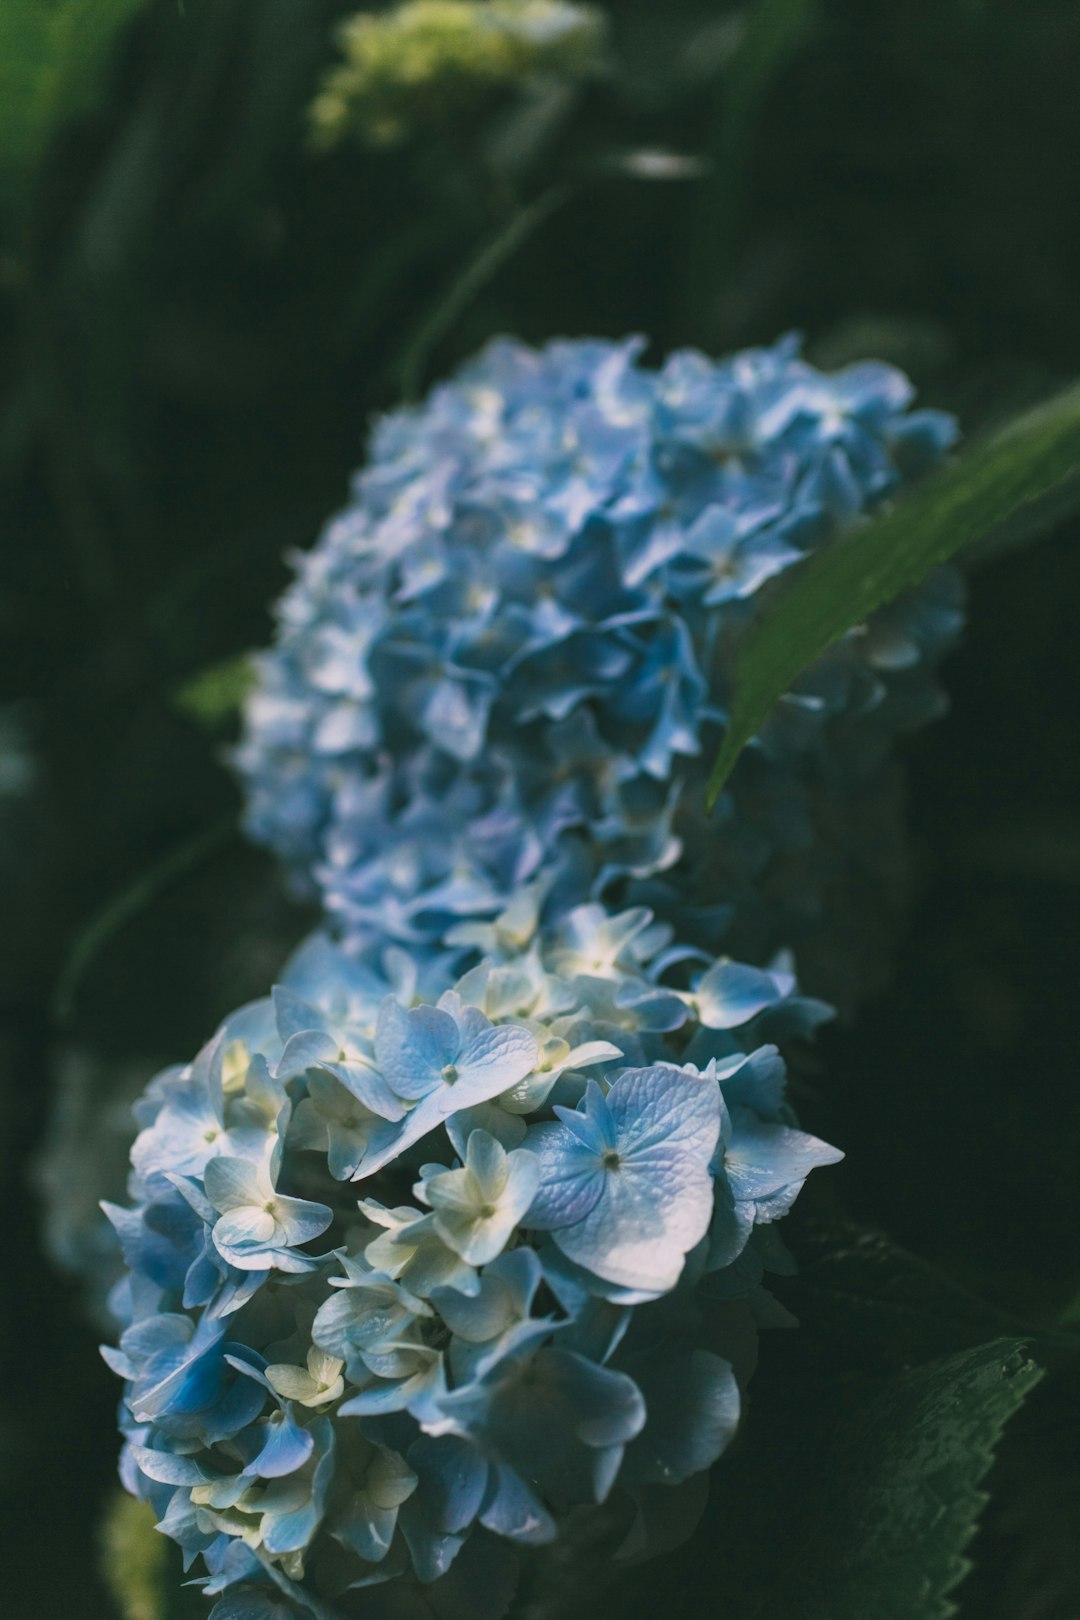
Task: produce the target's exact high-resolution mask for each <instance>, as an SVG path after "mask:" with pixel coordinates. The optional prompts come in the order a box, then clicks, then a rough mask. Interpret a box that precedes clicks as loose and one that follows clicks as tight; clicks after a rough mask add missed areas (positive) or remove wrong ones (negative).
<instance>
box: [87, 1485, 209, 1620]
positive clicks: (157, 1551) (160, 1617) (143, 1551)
mask: <svg viewBox="0 0 1080 1620" xmlns="http://www.w3.org/2000/svg"><path fill="white" fill-rule="evenodd" d="M156 1520H157V1514H156V1513H155V1512H154V1510H153V1508H152V1507H151V1506H150V1504H149V1502H139V1501H136V1499H135V1498H134V1497H133V1496H129V1495H128V1494H127V1492H126V1491H121V1490H118V1491H116V1493H115V1494H114V1495H113V1496H112V1497H111V1498H110V1501H109V1505H108V1508H107V1509H106V1512H105V1518H104V1521H103V1522H102V1526H101V1573H102V1576H103V1577H104V1581H105V1585H106V1586H107V1587H108V1589H109V1592H110V1593H111V1595H112V1598H113V1601H114V1603H115V1604H116V1607H117V1609H118V1610H119V1612H120V1614H121V1615H122V1616H123V1620H206V1602H205V1599H204V1598H203V1597H202V1596H201V1594H200V1593H198V1592H197V1591H195V1590H193V1589H192V1588H191V1587H189V1586H186V1585H185V1584H184V1572H183V1568H182V1565H181V1560H180V1549H179V1548H178V1547H177V1546H176V1545H175V1544H174V1543H173V1542H171V1541H169V1539H168V1538H167V1537H166V1536H163V1535H162V1534H161V1533H160V1531H158V1530H157V1529H156V1528H155V1524H156Z"/></svg>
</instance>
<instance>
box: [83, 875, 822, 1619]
mask: <svg viewBox="0 0 1080 1620" xmlns="http://www.w3.org/2000/svg"><path fill="white" fill-rule="evenodd" d="M445 960H446V959H445V958H444V959H443V962H444V963H445ZM436 971H437V969H435V968H432V969H431V972H432V973H434V972H436ZM826 1011H827V1010H826V1009H823V1008H822V1006H821V1004H820V1003H816V1002H813V1001H809V1000H807V999H805V998H802V997H800V996H799V995H798V994H797V993H796V991H795V987H794V981H793V979H792V976H791V974H790V973H789V972H788V971H787V966H786V964H784V963H782V962H781V963H776V964H774V965H773V966H772V967H771V968H769V969H757V968H747V967H743V966H740V965H738V964H736V963H733V962H731V961H729V960H726V959H721V960H718V961H714V962H708V961H705V960H703V959H702V958H701V957H700V955H699V953H687V952H685V951H682V950H679V949H678V948H675V947H673V946H672V943H671V933H670V929H668V928H666V927H665V926H663V925H660V924H657V923H656V922H655V920H654V919H653V918H652V916H651V914H650V913H649V912H648V911H647V910H645V909H643V908H638V909H634V910H630V911H627V912H624V913H621V914H618V915H614V916H612V915H609V914H608V913H607V912H606V911H605V910H604V909H603V908H601V907H599V906H595V905H586V906H582V907H578V908H575V909H573V910H571V911H570V912H569V913H567V914H566V915H565V917H564V918H563V919H562V921H561V923H560V924H559V925H558V926H557V927H554V928H551V929H549V930H547V931H545V932H543V933H540V934H534V935H533V936H532V937H531V938H530V939H529V940H528V941H527V942H526V943H525V944H524V945H523V946H520V947H518V948H517V949H515V950H512V951H501V952H500V951H496V952H495V953H493V954H490V955H488V956H487V957H485V958H484V960H483V961H482V962H481V963H480V964H479V965H478V966H476V967H474V968H472V969H471V970H470V971H469V972H467V973H466V974H465V975H464V976H463V977H460V978H458V979H457V981H456V982H454V983H446V984H445V986H443V987H442V988H441V989H440V986H439V985H438V984H437V983H434V982H431V983H428V984H427V985H421V984H420V983H419V982H418V979H417V974H416V971H415V968H414V966H413V964H412V963H411V961H410V959H409V958H408V957H407V956H406V955H405V954H404V953H402V952H400V951H394V950H390V951H387V952H384V953H382V954H381V955H378V954H371V953H369V955H368V957H367V958H366V959H363V960H360V959H358V958H357V957H355V956H348V955H346V954H345V953H344V952H343V951H341V949H340V948H339V947H338V946H336V945H335V944H334V943H332V942H331V941H330V940H329V939H328V938H327V937H326V936H325V935H318V936H316V937H315V938H314V939H313V940H312V941H311V942H309V944H308V945H307V946H305V947H303V948H302V949H301V951H300V952H299V953H298V955H297V957H296V958H295V959H294V961H293V963H292V964H291V966H290V968H289V970H288V971H287V972H286V974H285V977H284V982H283V984H282V985H281V986H279V987H278V989H277V990H276V991H275V992H274V996H273V998H272V1000H267V1001H264V1002H258V1003H255V1004H253V1005H251V1006H248V1007H245V1008H243V1009H241V1010H240V1011H239V1012H238V1013H236V1014H235V1015H234V1016H233V1017H231V1018H230V1019H228V1020H227V1021H226V1023H225V1024H224V1026H223V1027H222V1028H221V1029H220V1030H219V1032H218V1033H217V1035H216V1036H215V1038H214V1039H213V1040H212V1041H211V1042H210V1044H209V1045H208V1046H207V1047H205V1048H204V1050H203V1051H202V1052H201V1053H200V1054H199V1056H198V1057H197V1059H196V1060H195V1061H194V1062H193V1063H192V1064H191V1065H190V1066H188V1067H185V1068H175V1069H170V1070H167V1071H166V1072H165V1073H163V1074H162V1075H160V1076H158V1078H157V1079H156V1080H155V1081H153V1082H152V1084H151V1085H150V1087H149V1088H148V1090H147V1092H146V1095H145V1097H144V1098H143V1100H142V1101H141V1103H140V1104H139V1105H138V1118H139V1122H140V1124H141V1127H142V1128H141V1130H140V1133H139V1135H138V1137H137V1139H136V1142H135V1145H134V1148H133V1152H132V1165H133V1173H132V1183H131V1194H132V1200H133V1207H132V1208H128V1209H120V1208H112V1207H110V1209H109V1211H108V1213H109V1215H110V1218H111V1220H112V1221H113V1223H114V1225H115V1227H116V1230H117V1232H118V1234H119V1238H120V1242H121V1244H122V1246H123V1250H124V1255H125V1259H126V1262H127V1266H128V1268H129V1269H128V1274H127V1276H126V1278H125V1280H124V1282H123V1283H122V1284H121V1285H120V1287H119V1289H118V1292H117V1295H116V1297H115V1299H114V1305H115V1307H116V1309H117V1312H118V1314H119V1315H120V1316H121V1319H122V1320H123V1321H124V1323H125V1326H124V1329H123V1332H122V1334H121V1337H120V1342H119V1348H118V1349H110V1350H107V1351H106V1352H105V1354H106V1358H107V1360H108V1361H109V1363H110V1365H111V1366H112V1367H113V1368H114V1369H115V1371H116V1372H117V1373H118V1374H119V1375H120V1376H121V1377H122V1378H123V1379H124V1381H125V1390H124V1401H123V1407H122V1413H123V1417H122V1426H123V1428H124V1431H125V1434H126V1445H125V1451H124V1458H123V1461H122V1474H123V1477H124V1480H125V1483H126V1484H127V1486H128V1488H129V1489H130V1490H132V1491H133V1492H134V1493H135V1494H137V1495H139V1496H142V1497H144V1498H147V1499H149V1501H150V1502H151V1503H152V1504H153V1506H154V1508H155V1509H156V1511H157V1513H158V1516H159V1528H160V1529H161V1530H163V1531H164V1532H165V1533H166V1534H168V1535H169V1536H171V1537H172V1538H173V1539H174V1540H176V1541H177V1542H178V1543H179V1544H180V1546H181V1547H182V1548H183V1550H184V1556H185V1560H186V1562H187V1564H188V1565H189V1566H190V1565H191V1564H192V1563H193V1562H194V1560H195V1559H196V1558H197V1557H200V1556H201V1559H202V1561H203V1566H204V1568H205V1571H206V1573H205V1574H204V1575H202V1576H200V1577H198V1579H199V1580H200V1582H201V1584H202V1585H203V1586H204V1588H205V1590H206V1592H207V1593H208V1594H210V1595H211V1596H214V1597H216V1598H217V1599H218V1601H217V1604H216V1606H215V1607H214V1609H213V1611H212V1620H237V1617H239V1616H241V1615H242V1616H243V1617H244V1620H274V1617H279V1620H280V1617H282V1616H295V1615H305V1616H314V1617H315V1620H332V1617H334V1616H341V1617H348V1616H354V1615H355V1616H360V1615H365V1616H367V1615H369V1614H372V1613H375V1612H379V1613H382V1612H383V1610H382V1609H381V1608H380V1607H379V1604H378V1602H377V1601H374V1599H375V1598H377V1591H378V1590H381V1591H382V1592H383V1594H384V1597H389V1598H390V1600H391V1605H392V1604H393V1603H394V1602H399V1601H400V1602H404V1603H405V1609H404V1610H402V1611H401V1612H403V1613H405V1612H407V1613H408V1614H409V1615H415V1616H420V1615H432V1616H434V1615H443V1614H447V1613H450V1612H451V1611H452V1610H453V1603H454V1602H455V1601H461V1596H460V1593H464V1594H466V1595H467V1612H469V1613H470V1614H472V1615H476V1616H479V1617H481V1620H482V1617H483V1615H484V1614H486V1613H489V1614H491V1615H492V1616H495V1615H498V1614H501V1613H502V1612H503V1611H504V1609H505V1606H506V1603H507V1602H508V1601H509V1595H510V1593H511V1591H512V1588H513V1585H514V1581H515V1579H516V1575H515V1568H516V1563H517V1560H518V1557H519V1555H521V1554H523V1553H526V1552H527V1551H528V1549H530V1548H533V1547H537V1546H543V1545H545V1544H547V1543H549V1542H550V1541H551V1540H552V1539H553V1538H554V1537H555V1535H556V1533H557V1530H558V1528H559V1527H560V1525H561V1524H562V1523H563V1522H564V1521H565V1519H566V1517H567V1515H568V1514H571V1513H572V1512H574V1513H576V1514H577V1516H578V1517H580V1511H581V1509H582V1507H583V1506H584V1505H585V1504H593V1505H594V1511H595V1512H599V1508H598V1506H597V1504H601V1503H603V1504H606V1507H605V1512H607V1513H608V1514H610V1515H611V1523H612V1524H613V1525H614V1526H616V1528H617V1531H618V1537H619V1539H622V1538H624V1537H626V1538H628V1539H629V1540H630V1541H631V1543H634V1542H635V1541H636V1542H639V1543H640V1542H641V1541H642V1540H643V1539H644V1538H645V1537H647V1535H648V1528H649V1524H650V1522H651V1519H652V1517H653V1515H654V1514H655V1513H656V1512H657V1501H656V1498H657V1495H658V1493H659V1494H661V1495H663V1494H666V1493H667V1492H669V1491H671V1490H673V1489H678V1490H681V1491H682V1492H683V1493H684V1495H685V1496H686V1501H685V1503H684V1506H683V1509H682V1512H683V1515H684V1517H685V1520H686V1529H687V1530H689V1528H690V1527H691V1526H692V1523H693V1518H694V1511H695V1504H698V1505H699V1504H700V1493H699V1491H698V1489H697V1486H698V1485H700V1483H701V1476H702V1474H703V1471H704V1470H705V1469H707V1468H708V1467H709V1465H710V1464H711V1463H712V1462H713V1461H714V1460H715V1458H716V1457H717V1456H718V1455H719V1454H720V1453H721V1452H722V1451H723V1449H724V1447H725V1445H726V1444H727V1442H728V1440H729V1438H730V1436H731V1434H732V1432H733V1430H734V1428H735V1425H736V1423H737V1420H738V1415H739V1406H740V1388H741V1384H742V1383H743V1382H744V1381H745V1377H746V1376H747V1374H748V1372H749V1360H748V1357H749V1354H750V1349H751V1347H752V1342H753V1336H754V1329H755V1324H756V1323H757V1322H758V1321H759V1320H762V1319H764V1320H768V1319H769V1318H770V1316H771V1317H772V1318H774V1319H775V1317H776V1315H777V1313H778V1310H779V1307H777V1306H776V1304H775V1301H773V1302H771V1303H770V1296H768V1294H767V1293H766V1291H765V1290H764V1289H763V1287H762V1277H763V1274H764V1272H765V1270H766V1269H767V1268H772V1269H776V1268H780V1269H782V1268H783V1267H784V1265H785V1260H784V1251H783V1249H782V1246H781V1245H780V1244H779V1243H778V1240H777V1239H776V1237H775V1234H774V1231H773V1226H772V1223H773V1222H775V1221H776V1220H777V1219H778V1218H779V1217H780V1216H782V1215H783V1214H784V1213H785V1212H786V1211H787V1209H788V1208H789V1207H790V1205H791V1203H792V1202H793V1200H794V1198H795V1196H796V1195H797V1193H798V1191H799V1189H800V1187H801V1186H802V1183H803V1181H804V1180H805V1178H806V1176H807V1174H808V1173H809V1171H810V1170H811V1169H813V1168H814V1167H815V1166H816V1165H824V1164H829V1163H832V1162H834V1161H835V1160H836V1159H838V1158H839V1157H840V1155H839V1154H838V1153H837V1152H836V1151H835V1150H834V1149H832V1148H830V1147H828V1146H827V1145H826V1144H825V1143H823V1142H820V1141H818V1140H817V1139H815V1138H814V1137H812V1136H808V1135H806V1134H804V1133H803V1132H801V1131H800V1130H798V1129H796V1128H795V1127H794V1125H793V1123H792V1121H791V1117H790V1114H789V1111H788V1109H787V1107H786V1105H785V1102H784V1064H783V1061H782V1059H781V1058H780V1056H779V1054H778V1051H777V1048H776V1045H775V1044H774V1042H775V1040H776V1039H777V1038H783V1037H786V1036H787V1035H789V1034H792V1033H799V1032H806V1031H808V1030H810V1029H811V1028H812V1027H813V1026H814V1025H815V1024H816V1023H817V1022H818V1021H819V1020H820V1018H821V1017H822V1016H823V1015H824V1014H825V1012H826ZM667 1517H668V1522H670V1513H669V1514H668V1516H667ZM385 1583H389V1585H386V1584H385ZM455 1583H458V1584H457V1585H455ZM461 1583H465V1584H464V1585H461ZM373 1588H374V1589H377V1591H376V1592H373ZM455 1593H459V1596H458V1597H457V1598H455ZM387 1612H397V1611H396V1610H394V1609H393V1607H392V1606H391V1608H390V1609H389V1610H387ZM453 1612H457V1611H456V1610H453ZM463 1612H464V1611H463Z"/></svg>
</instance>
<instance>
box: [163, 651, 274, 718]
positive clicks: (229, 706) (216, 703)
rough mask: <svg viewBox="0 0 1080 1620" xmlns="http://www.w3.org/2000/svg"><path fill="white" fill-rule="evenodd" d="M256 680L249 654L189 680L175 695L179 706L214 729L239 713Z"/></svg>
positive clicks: (227, 661)
mask: <svg viewBox="0 0 1080 1620" xmlns="http://www.w3.org/2000/svg"><path fill="white" fill-rule="evenodd" d="M254 680H255V667H254V665H253V663H252V661H251V658H250V656H249V655H248V654H247V653H243V654H241V656H240V657H239V658H226V659H225V660H224V661H223V662H222V663H220V664H213V665H212V666H211V667H210V668H209V669H204V670H203V671H201V673H200V674H198V675H196V676H194V677H193V679H191V680H190V681H186V682H185V683H184V685H183V686H181V688H180V690H179V691H178V692H177V694H176V706H177V708H178V709H179V710H180V711H181V712H182V713H183V714H186V715H188V716H189V717H190V718H191V719H192V720H195V721H197V722H198V724H199V725H201V726H206V727H207V728H208V729H214V728H216V727H218V726H220V725H223V724H225V723H226V722H227V721H229V720H231V719H232V718H233V716H234V715H236V714H238V713H239V711H240V708H241V706H242V704H243V702H244V699H245V698H246V697H247V695H248V693H249V692H250V690H251V687H252V684H253V683H254Z"/></svg>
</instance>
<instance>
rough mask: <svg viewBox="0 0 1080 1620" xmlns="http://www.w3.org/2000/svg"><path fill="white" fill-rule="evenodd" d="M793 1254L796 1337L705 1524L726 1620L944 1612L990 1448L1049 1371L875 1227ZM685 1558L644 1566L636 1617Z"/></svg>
mask: <svg viewBox="0 0 1080 1620" xmlns="http://www.w3.org/2000/svg"><path fill="white" fill-rule="evenodd" d="M796 1249H797V1252H798V1253H799V1256H800V1259H801V1260H803V1261H804V1262H805V1266H804V1270H803V1272H802V1274H801V1275H800V1276H799V1277H797V1278H794V1279H791V1280H790V1281H789V1282H787V1283H785V1284H784V1285H783V1286H782V1289H781V1288H778V1290H777V1291H778V1292H782V1297H783V1300H784V1303H785V1304H788V1305H790V1306H791V1307H792V1308H793V1309H794V1310H795V1312H796V1314H797V1315H798V1317H799V1319H800V1324H801V1327H800V1331H799V1332H798V1333H796V1334H792V1335H790V1337H789V1336H787V1335H778V1336H770V1338H769V1340H768V1341H767V1342H766V1344H765V1345H764V1346H763V1357H762V1366H761V1367H760V1368H759V1370H758V1373H757V1375H756V1377H755V1381H754V1384H753V1389H752V1400H751V1407H750V1411H749V1413H748V1415H747V1418H746V1426H745V1435H744V1437H743V1439H742V1440H741V1441H740V1443H739V1444H738V1446H737V1448H735V1449H734V1450H733V1451H732V1453H731V1455H730V1456H729V1457H726V1458H725V1459H724V1460H723V1462H722V1463H721V1464H720V1465H719V1466H718V1467H717V1469H716V1470H715V1472H714V1477H713V1485H712V1495H711V1500H710V1503H709V1507H708V1510H707V1512H706V1516H705V1520H704V1522H703V1525H702V1529H701V1531H700V1532H699V1537H700V1538H701V1543H702V1545H703V1546H710V1547H722V1549H723V1552H722V1559H721V1562H720V1564H719V1565H717V1564H715V1563H713V1562H711V1561H709V1565H708V1567H709V1568H710V1570H713V1571H715V1570H716V1569H717V1568H718V1567H719V1568H722V1570H723V1614H724V1617H725V1620H774V1617H775V1616H777V1615H790V1616H792V1617H795V1616H798V1620H867V1617H868V1616H871V1615H872V1616H874V1620H946V1617H947V1616H949V1615H952V1614H954V1613H955V1612H956V1609H955V1605H954V1603H953V1601H952V1598H951V1596H950V1594H951V1593H952V1592H953V1590H954V1589H955V1588H956V1586H957V1585H958V1583H959V1582H960V1580H961V1579H962V1578H963V1576H964V1574H965V1572H966V1570H967V1568H968V1560H967V1556H966V1549H967V1547H968V1544H969V1542H970V1540H971V1537H972V1535H973V1533H974V1530H975V1527H976V1524H977V1520H978V1517H979V1514H980V1512H981V1510H982V1508H983V1506H984V1504H985V1501H986V1499H987V1497H986V1492H985V1491H984V1489H983V1480H984V1478H985V1476H986V1473H987V1471H988V1469H989V1467H990V1464H991V1461H992V1460H993V1454H994V1448H995V1446H996V1444H997V1441H998V1439H999V1437H1000V1435H1001V1432H1002V1430H1003V1428H1004V1426H1005V1424H1006V1422H1007V1421H1008V1419H1009V1418H1010V1417H1011V1415H1012V1414H1013V1413H1014V1412H1015V1411H1017V1409H1018V1408H1019V1407H1020V1406H1021V1405H1022V1403H1023V1401H1024V1399H1025V1398H1026V1396H1027V1395H1028V1393H1029V1392H1030V1391H1031V1390H1032V1389H1033V1388H1034V1387H1035V1385H1036V1384H1037V1383H1038V1381H1039V1379H1040V1377H1041V1376H1042V1374H1041V1370H1040V1369H1039V1368H1038V1367H1036V1366H1035V1365H1034V1363H1033V1362H1032V1361H1030V1360H1029V1359H1028V1357H1027V1356H1026V1355H1025V1353H1024V1346H1025V1342H1026V1336H1025V1335H1023V1334H1022V1333H1019V1334H1018V1333H1002V1332H1001V1331H1000V1329H1001V1324H1002V1322H1003V1321H1007V1319H1005V1318H1002V1317H1001V1316H1000V1314H999V1313H998V1312H997V1311H996V1310H995V1309H994V1308H992V1307H989V1306H985V1305H983V1304H982V1303H981V1302H980V1301H978V1300H976V1299H974V1298H972V1297H971V1296H969V1295H967V1294H965V1293H963V1292H962V1291H961V1290H958V1289H956V1288H954V1287H953V1285H952V1284H951V1283H950V1282H948V1280H947V1279H945V1278H943V1277H940V1276H938V1275H937V1274H936V1273H934V1272H933V1270H932V1269H931V1268H929V1267H927V1266H926V1265H924V1264H923V1263H922V1262H920V1261H918V1260H915V1259H914V1258H913V1257H911V1256H910V1255H907V1254H905V1253H904V1252H903V1251H902V1250H900V1249H897V1248H896V1247H894V1246H893V1245H892V1244H890V1243H889V1242H888V1241H887V1240H885V1239H883V1238H881V1237H879V1236H878V1235H877V1234H874V1233H867V1232H861V1231H859V1230H858V1229H857V1228H849V1227H847V1226H841V1227H839V1228H837V1227H835V1226H833V1225H829V1226H827V1227H824V1228H822V1229H820V1230H819V1231H818V1232H817V1233H816V1234H813V1233H811V1234H809V1235H808V1234H807V1233H806V1232H805V1231H804V1233H803V1240H802V1241H799V1242H797V1243H796ZM675 1560H677V1562H675V1561H673V1562H672V1563H671V1564H667V1563H666V1561H664V1560H661V1561H659V1562H658V1564H657V1565H656V1567H655V1569H653V1568H651V1567H649V1566H646V1567H645V1568H643V1569H642V1570H639V1571H636V1572H635V1577H634V1584H633V1589H632V1590H630V1589H627V1593H626V1596H627V1604H628V1607H627V1615H628V1620H637V1617H639V1616H644V1615H646V1614H650V1613H655V1612H657V1609H658V1607H659V1606H660V1604H661V1602H662V1599H661V1597H660V1594H661V1593H662V1592H663V1591H665V1590H666V1591H670V1590H671V1585H672V1582H673V1581H675V1580H678V1579H679V1578H680V1571H686V1570H689V1569H692V1568H694V1567H696V1566H697V1564H698V1562H699V1560H698V1559H696V1558H695V1557H694V1554H693V1548H692V1545H691V1549H690V1550H689V1552H688V1551H687V1550H686V1549H683V1550H682V1551H681V1552H680V1553H678V1554H676V1555H675ZM684 1600H685V1601H686V1603H687V1605H688V1607H689V1609H690V1612H694V1609H695V1603H694V1594H693V1593H692V1592H686V1593H685V1594H684ZM620 1612H621V1610H620Z"/></svg>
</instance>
